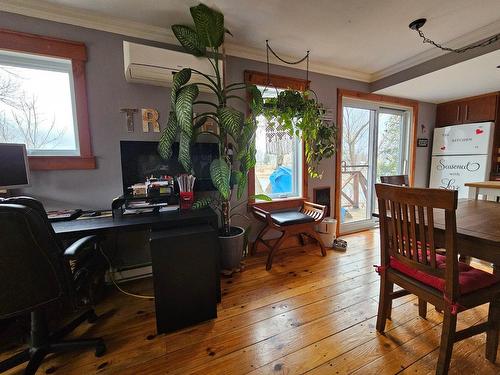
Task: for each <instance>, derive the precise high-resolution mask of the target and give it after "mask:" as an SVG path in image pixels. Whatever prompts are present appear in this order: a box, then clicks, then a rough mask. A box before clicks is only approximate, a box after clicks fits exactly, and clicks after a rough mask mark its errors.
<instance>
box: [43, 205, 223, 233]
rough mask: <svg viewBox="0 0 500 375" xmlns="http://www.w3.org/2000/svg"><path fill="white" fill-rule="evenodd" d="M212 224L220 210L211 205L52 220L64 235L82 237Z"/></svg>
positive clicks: (214, 223) (213, 225)
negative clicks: (216, 211) (155, 212)
mask: <svg viewBox="0 0 500 375" xmlns="http://www.w3.org/2000/svg"><path fill="white" fill-rule="evenodd" d="M197 224H209V225H211V226H212V227H213V228H215V229H217V228H218V219H217V214H216V213H215V212H214V211H213V210H212V209H210V208H205V209H201V210H189V211H171V212H161V213H158V214H138V215H124V216H122V217H116V218H113V217H96V218H91V219H76V220H70V221H59V222H55V223H52V228H54V231H55V232H56V235H57V236H58V237H59V238H61V239H71V238H74V237H83V236H86V235H90V234H102V233H109V232H117V231H131V230H141V229H152V230H161V229H168V228H175V227H180V226H185V225H197Z"/></svg>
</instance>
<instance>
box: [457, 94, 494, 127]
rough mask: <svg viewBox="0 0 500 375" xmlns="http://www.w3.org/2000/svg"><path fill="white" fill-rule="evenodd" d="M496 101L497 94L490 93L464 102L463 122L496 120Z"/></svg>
mask: <svg viewBox="0 0 500 375" xmlns="http://www.w3.org/2000/svg"><path fill="white" fill-rule="evenodd" d="M496 101H497V96H496V95H488V96H482V97H480V98H474V99H469V100H466V101H464V102H462V108H463V110H462V112H463V122H464V123H470V122H483V121H495V113H496Z"/></svg>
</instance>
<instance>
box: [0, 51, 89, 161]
mask: <svg viewBox="0 0 500 375" xmlns="http://www.w3.org/2000/svg"><path fill="white" fill-rule="evenodd" d="M0 142H4V143H24V144H26V148H27V150H28V155H43V156H51V155H62V156H69V155H71V156H78V155H80V150H79V144H78V125H77V121H76V106H75V92H74V87H73V72H72V66H71V60H65V59H57V58H51V57H43V56H34V55H29V54H24V53H16V52H8V51H0Z"/></svg>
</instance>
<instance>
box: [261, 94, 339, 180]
mask: <svg viewBox="0 0 500 375" xmlns="http://www.w3.org/2000/svg"><path fill="white" fill-rule="evenodd" d="M310 96H311V92H307V91H306V92H299V91H296V90H284V91H282V92H280V93H279V94H278V96H277V97H276V98H270V99H266V102H265V105H264V109H263V114H264V116H265V117H266V118H267V120H268V121H269V122H270V123H271V124H273V125H274V126H276V127H279V128H281V129H284V130H286V131H288V133H289V134H290V135H295V136H300V137H301V138H302V141H303V142H304V144H305V154H306V162H307V168H308V173H309V175H310V176H311V177H319V178H321V177H322V172H321V171H320V170H319V164H320V162H321V160H323V159H329V158H331V157H333V155H334V154H335V150H336V138H337V128H336V127H335V125H334V124H333V123H329V122H328V121H326V120H325V119H324V115H325V109H324V107H323V105H322V104H321V103H319V102H318V101H317V100H316V99H315V98H311V97H310Z"/></svg>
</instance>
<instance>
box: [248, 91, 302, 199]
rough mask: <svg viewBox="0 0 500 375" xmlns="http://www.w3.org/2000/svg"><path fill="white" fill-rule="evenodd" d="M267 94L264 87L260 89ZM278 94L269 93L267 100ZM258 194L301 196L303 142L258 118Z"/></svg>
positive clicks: (256, 166)
mask: <svg viewBox="0 0 500 375" xmlns="http://www.w3.org/2000/svg"><path fill="white" fill-rule="evenodd" d="M259 89H261V91H264V88H263V87H259ZM276 94H277V90H276V89H274V88H272V89H269V88H268V89H266V90H265V91H264V92H263V95H264V97H273V96H276ZM255 145H256V150H257V152H256V165H255V193H256V194H267V195H269V196H271V197H274V198H278V197H297V196H300V195H301V191H300V189H301V184H302V182H301V176H302V172H301V162H302V161H301V157H302V152H301V142H300V139H298V137H296V136H290V135H289V134H288V132H286V131H284V130H281V129H277V128H276V127H274V126H269V123H268V121H267V120H266V118H265V117H264V116H262V115H261V116H258V117H257V132H256V139H255Z"/></svg>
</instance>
